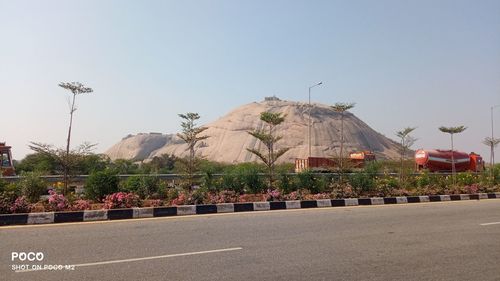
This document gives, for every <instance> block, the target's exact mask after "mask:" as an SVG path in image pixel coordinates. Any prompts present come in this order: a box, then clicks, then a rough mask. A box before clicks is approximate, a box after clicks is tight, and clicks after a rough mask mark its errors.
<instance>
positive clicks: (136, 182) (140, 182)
mask: <svg viewBox="0 0 500 281" xmlns="http://www.w3.org/2000/svg"><path fill="white" fill-rule="evenodd" d="M159 187H160V178H159V177H156V176H140V175H134V176H131V177H129V178H128V179H127V180H126V181H124V182H122V183H121V190H122V191H125V192H133V193H135V194H137V195H139V197H140V198H141V199H147V198H150V197H151V196H153V195H155V194H156V195H158V190H159Z"/></svg>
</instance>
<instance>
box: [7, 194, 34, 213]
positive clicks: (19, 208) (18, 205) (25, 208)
mask: <svg viewBox="0 0 500 281" xmlns="http://www.w3.org/2000/svg"><path fill="white" fill-rule="evenodd" d="M10 211H11V212H12V213H29V212H30V211H31V204H30V203H29V202H28V200H27V199H26V197H25V196H21V197H17V198H16V201H15V202H14V204H12V206H11V207H10Z"/></svg>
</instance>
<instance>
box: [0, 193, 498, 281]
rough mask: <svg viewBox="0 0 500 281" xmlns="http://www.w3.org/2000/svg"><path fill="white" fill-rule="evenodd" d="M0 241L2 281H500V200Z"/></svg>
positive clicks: (11, 235) (276, 214)
mask: <svg viewBox="0 0 500 281" xmlns="http://www.w3.org/2000/svg"><path fill="white" fill-rule="evenodd" d="M0 243H1V244H0V247H1V251H0V280H50V281H53V280H500V200H494V199H492V200H482V201H476V200H471V201H456V202H445V203H422V204H404V205H383V206H362V207H345V208H322V209H299V210H284V211H270V212H251V213H231V214H222V215H221V214H218V215H217V214H216V215H201V216H200V215H198V216H189V217H169V218H152V219H141V220H127V221H106V222H96V223H76V224H51V225H42V226H15V227H1V228H0ZM12 252H41V253H43V255H44V257H43V260H42V261H41V262H29V261H24V262H22V261H19V260H16V261H12V260H11V256H12ZM13 265H15V266H17V269H18V270H20V272H15V271H13V268H12V266H13ZM21 265H27V266H28V267H27V269H32V266H33V265H46V266H48V265H70V266H69V267H68V269H70V270H43V271H23V268H22V267H21ZM73 266H74V267H73ZM71 269H74V270H71Z"/></svg>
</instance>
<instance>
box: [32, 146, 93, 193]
mask: <svg viewBox="0 0 500 281" xmlns="http://www.w3.org/2000/svg"><path fill="white" fill-rule="evenodd" d="M95 146H96V144H89V143H83V144H82V145H80V146H79V147H78V148H76V149H73V150H71V151H70V152H69V153H68V151H67V150H65V149H63V148H57V147H54V146H53V145H50V144H44V143H37V142H31V144H30V145H29V147H30V149H31V150H33V151H35V152H37V153H40V154H42V155H45V156H46V157H49V158H52V159H53V160H54V161H55V163H57V165H58V167H59V169H60V170H62V172H63V174H64V179H65V184H64V190H63V193H64V194H66V193H67V191H68V185H67V183H68V181H69V176H70V175H74V174H75V172H77V171H78V167H79V165H80V163H81V161H82V160H83V159H84V158H85V157H86V156H88V155H90V154H92V151H93V150H94V147H95Z"/></svg>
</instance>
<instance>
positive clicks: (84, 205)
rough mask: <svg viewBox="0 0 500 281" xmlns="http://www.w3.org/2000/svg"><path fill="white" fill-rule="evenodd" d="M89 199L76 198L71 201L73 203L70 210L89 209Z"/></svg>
mask: <svg viewBox="0 0 500 281" xmlns="http://www.w3.org/2000/svg"><path fill="white" fill-rule="evenodd" d="M90 203H91V201H90V200H84V199H78V200H76V201H75V202H73V205H71V210H72V211H83V210H90V209H91V205H90Z"/></svg>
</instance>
